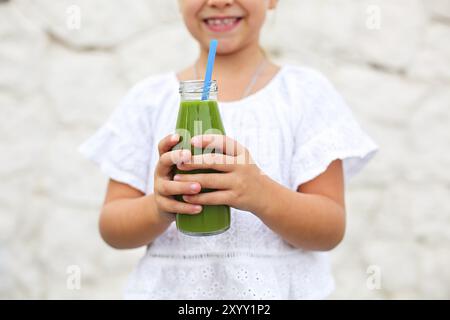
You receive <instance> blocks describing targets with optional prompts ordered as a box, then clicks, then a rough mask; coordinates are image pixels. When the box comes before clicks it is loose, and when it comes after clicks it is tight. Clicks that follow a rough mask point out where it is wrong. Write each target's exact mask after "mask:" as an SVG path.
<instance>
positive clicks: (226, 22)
mask: <svg viewBox="0 0 450 320" xmlns="http://www.w3.org/2000/svg"><path fill="white" fill-rule="evenodd" d="M242 19H243V18H242V17H211V18H206V19H203V22H204V23H205V25H206V27H207V28H208V29H209V30H211V31H213V32H226V31H230V30H232V29H234V28H235V27H237V25H238V24H239V23H240V22H241V20H242Z"/></svg>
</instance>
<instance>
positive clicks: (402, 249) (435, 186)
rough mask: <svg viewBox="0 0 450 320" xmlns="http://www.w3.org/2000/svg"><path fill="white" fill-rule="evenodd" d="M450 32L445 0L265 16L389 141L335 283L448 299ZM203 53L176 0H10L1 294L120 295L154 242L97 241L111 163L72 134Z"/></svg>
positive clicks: (82, 132) (318, 2)
mask: <svg viewBox="0 0 450 320" xmlns="http://www.w3.org/2000/svg"><path fill="white" fill-rule="evenodd" d="M77 10H80V13H81V20H80V21H79V22H80V23H81V24H80V28H78V25H77V22H78V21H77V19H76V13H77ZM74 14H75V15H74ZM74 17H75V18H74ZM377 17H379V18H380V19H377ZM449 39H450V2H449V1H448V0H427V1H425V0H422V1H421V0H371V1H367V0H339V1H336V0H305V1H298V0H281V1H280V5H279V8H278V9H277V11H276V12H275V13H274V14H271V15H270V16H269V17H268V21H267V24H266V27H265V30H264V35H263V42H264V46H265V47H266V49H267V51H268V52H269V54H270V55H271V56H272V57H273V58H274V59H275V60H276V61H277V62H279V63H295V64H301V65H310V66H312V67H315V68H318V69H319V70H321V71H322V72H324V73H325V74H326V75H327V76H328V77H329V78H330V79H331V80H332V81H333V83H334V84H335V85H336V86H337V87H338V89H339V90H340V91H341V92H342V94H343V95H344V97H345V98H346V100H347V101H348V102H349V104H350V105H351V107H352V109H353V111H354V113H355V116H356V117H357V118H358V120H359V121H360V122H361V124H362V126H363V127H364V128H365V129H366V130H367V131H368V132H369V133H370V134H371V136H372V137H373V138H374V139H375V140H376V142H377V143H378V144H379V145H380V147H381V151H380V152H379V154H378V155H377V157H376V158H375V160H374V161H372V162H371V163H370V165H369V166H368V167H367V168H366V170H364V171H363V172H362V173H361V174H360V175H359V176H358V177H357V178H355V180H354V181H353V182H352V183H351V184H350V185H349V186H348V192H347V206H348V230H347V235H346V239H345V241H344V242H343V243H342V244H341V245H340V246H339V247H338V248H337V249H336V250H334V251H333V253H332V257H333V264H334V272H335V275H336V282H337V290H336V292H335V293H334V294H333V296H332V298H447V299H448V298H450V268H449V264H450V256H449V252H450V233H449V227H450V197H449V195H450V192H449V191H450V170H448V166H449V164H450V151H449V146H450V134H449V129H448V128H449V124H450V121H449V114H450V90H449V87H450V86H449V85H450V41H449ZM180 48H182V50H183V55H180V54H179V53H180ZM196 54H197V48H196V46H195V43H194V42H193V41H192V40H191V38H190V37H189V35H188V33H187V32H186V31H185V29H184V27H183V24H182V22H181V19H180V16H179V13H178V9H177V3H176V1H174V0H133V1H125V0H115V1H110V0H72V1H66V0H61V1H54V0H10V1H0V108H1V111H2V115H3V116H2V117H0V130H1V134H0V154H1V158H0V161H1V166H0V177H1V181H2V183H1V184H0V297H1V298H119V297H120V296H121V289H122V286H123V284H124V282H125V280H126V277H127V274H128V273H129V272H130V270H131V268H132V267H133V266H134V265H135V263H136V262H137V260H138V259H139V257H140V255H141V254H142V252H143V251H142V249H141V250H132V251H116V250H113V249H111V248H109V247H107V246H106V245H105V244H104V243H103V242H102V241H101V239H100V237H99V234H98V232H97V217H98V211H99V207H100V205H101V202H102V200H103V195H104V191H105V182H106V177H104V176H102V175H101V174H100V172H99V171H98V169H97V168H96V167H95V166H94V165H92V164H91V163H89V162H87V161H86V160H84V159H83V158H82V157H81V156H80V155H79V154H78V153H77V150H76V148H77V146H78V145H79V144H80V143H81V142H82V141H83V140H84V139H86V138H87V137H88V136H90V135H91V134H92V133H93V132H94V130H95V129H96V128H97V127H98V126H99V125H100V124H102V123H103V122H104V121H105V120H106V118H107V117H108V115H109V114H110V113H111V111H112V110H113V108H114V107H115V105H116V103H117V102H118V100H119V99H120V97H121V96H122V95H123V94H124V93H125V92H126V90H127V89H128V88H129V87H130V86H131V85H132V84H133V83H135V82H136V81H138V80H139V79H142V78H143V77H145V76H147V75H149V74H152V73H155V72H160V71H167V70H172V69H180V68H182V67H184V66H186V65H187V64H189V63H190V62H192V60H193V59H194V58H195V56H196ZM78 271H80V272H81V287H80V288H78V287H77V285H76V283H75V285H74V283H73V282H71V279H72V278H71V277H70V276H71V275H74V274H76V273H77V272H78ZM379 275H380V276H381V278H377V276H379ZM377 280H380V281H379V282H378V281H377ZM377 285H379V286H377Z"/></svg>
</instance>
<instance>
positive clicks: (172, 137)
mask: <svg viewBox="0 0 450 320" xmlns="http://www.w3.org/2000/svg"><path fill="white" fill-rule="evenodd" d="M179 140H180V135H179V134H178V133H175V134H169V135H167V136H165V137H164V138H162V139H161V141H159V143H158V152H159V155H160V156H161V155H162V154H163V153H166V152H167V151H169V150H171V149H172V148H173V147H174V146H175V145H176V144H177V143H178V141H179Z"/></svg>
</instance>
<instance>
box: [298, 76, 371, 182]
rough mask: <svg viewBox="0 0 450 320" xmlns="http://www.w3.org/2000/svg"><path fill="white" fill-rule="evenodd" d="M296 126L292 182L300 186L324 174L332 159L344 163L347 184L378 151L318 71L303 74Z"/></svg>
mask: <svg viewBox="0 0 450 320" xmlns="http://www.w3.org/2000/svg"><path fill="white" fill-rule="evenodd" d="M304 79H306V80H303V81H301V86H302V88H301V89H300V92H302V93H301V96H300V97H299V99H298V100H299V101H300V106H297V107H299V108H300V115H301V116H300V120H299V121H298V123H297V124H296V127H295V144H294V154H293V160H292V166H291V183H292V187H293V188H294V189H295V190H296V189H297V188H298V186H299V185H301V184H303V183H305V182H307V181H310V180H312V179H313V178H315V177H317V176H318V175H320V174H321V173H323V172H324V171H325V170H326V169H327V168H328V166H329V165H330V164H331V162H333V161H334V160H337V159H341V160H342V161H343V170H344V181H345V182H348V181H349V180H350V179H351V178H352V177H353V176H354V175H355V174H356V173H358V172H359V171H360V170H361V169H362V168H363V167H364V166H365V165H366V164H367V163H368V161H369V160H370V159H371V158H372V157H373V156H374V155H375V154H376V152H377V151H378V146H377V145H376V144H375V142H374V141H373V140H372V139H371V138H370V137H369V135H368V134H367V133H366V132H365V131H363V129H362V128H361V127H360V125H359V124H358V122H357V121H356V119H355V118H354V116H353V114H352V112H351V110H350V109H349V107H348V106H347V104H346V103H345V101H344V99H343V98H342V97H341V95H340V94H339V93H338V92H337V91H336V89H335V88H334V86H333V85H332V84H331V83H330V82H329V81H328V80H327V79H326V78H325V77H324V76H323V75H322V74H320V73H319V72H316V71H314V70H309V69H308V70H307V71H304Z"/></svg>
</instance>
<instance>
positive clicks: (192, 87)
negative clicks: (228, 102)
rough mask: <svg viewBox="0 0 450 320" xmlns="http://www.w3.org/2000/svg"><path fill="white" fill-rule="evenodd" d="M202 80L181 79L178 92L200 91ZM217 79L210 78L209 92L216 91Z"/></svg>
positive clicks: (201, 90) (201, 89)
mask: <svg viewBox="0 0 450 320" xmlns="http://www.w3.org/2000/svg"><path fill="white" fill-rule="evenodd" d="M204 82H205V81H204V80H183V81H180V87H179V93H180V94H181V93H202V92H203V85H204ZM217 89H218V88H217V80H211V84H210V86H209V92H210V93H211V92H213V93H214V92H217Z"/></svg>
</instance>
